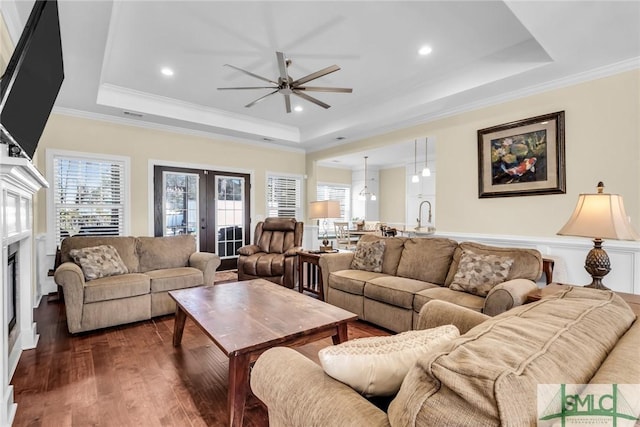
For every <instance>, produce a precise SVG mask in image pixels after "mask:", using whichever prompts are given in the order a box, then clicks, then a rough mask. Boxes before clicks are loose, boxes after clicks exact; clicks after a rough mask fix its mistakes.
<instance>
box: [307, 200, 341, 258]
mask: <svg viewBox="0 0 640 427" xmlns="http://www.w3.org/2000/svg"><path fill="white" fill-rule="evenodd" d="M309 218H310V219H322V220H324V221H323V222H322V225H323V228H324V235H323V237H324V238H323V239H322V246H321V247H320V250H323V251H328V250H332V249H333V245H331V246H329V237H328V235H327V218H340V201H339V200H318V201H315V202H311V203H310V204H309Z"/></svg>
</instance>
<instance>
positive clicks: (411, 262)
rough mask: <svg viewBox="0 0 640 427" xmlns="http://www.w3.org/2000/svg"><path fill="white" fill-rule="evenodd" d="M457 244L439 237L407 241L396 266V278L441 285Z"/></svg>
mask: <svg viewBox="0 0 640 427" xmlns="http://www.w3.org/2000/svg"><path fill="white" fill-rule="evenodd" d="M457 247H458V243H456V242H455V241H453V240H450V239H444V238H440V237H426V238H415V239H408V240H406V241H405V243H404V251H402V257H401V258H400V263H399V264H398V276H401V277H408V278H410V279H417V280H422V281H423V282H429V283H435V284H436V285H443V284H444V282H445V279H446V277H447V272H448V271H449V265H450V264H451V260H452V258H453V251H454V250H455V249H456V248H457Z"/></svg>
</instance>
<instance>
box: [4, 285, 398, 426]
mask: <svg viewBox="0 0 640 427" xmlns="http://www.w3.org/2000/svg"><path fill="white" fill-rule="evenodd" d="M51 299H52V301H49V298H47V297H45V298H43V300H42V302H41V304H40V306H39V307H38V308H37V309H36V310H35V320H36V322H37V325H38V333H39V334H40V340H39V342H38V346H37V348H36V349H33V350H26V351H24V352H23V353H22V357H21V358H20V362H19V364H18V367H17V369H16V372H15V374H14V376H13V380H12V384H13V386H14V400H15V402H16V403H17V404H18V411H17V414H16V419H15V422H14V426H16V427H18V426H55V427H63V426H119V427H120V426H136V427H138V426H223V425H226V423H227V417H228V415H227V370H228V360H227V358H226V356H225V355H224V354H223V353H222V352H221V351H220V350H219V349H218V348H217V347H216V346H215V345H214V344H213V343H212V342H211V341H210V340H209V339H208V338H207V337H206V336H205V335H204V334H203V333H202V332H201V331H200V330H199V329H198V328H197V327H196V326H194V324H193V323H192V322H190V321H189V320H187V324H186V327H185V330H184V335H183V339H182V346H181V347H179V348H174V347H173V345H172V337H173V324H174V316H172V315H171V316H164V317H160V318H155V319H152V320H149V321H145V322H139V323H135V324H130V325H123V326H118V327H113V328H108V329H103V330H100V331H94V332H88V333H83V334H77V335H74V336H72V335H70V334H69V332H68V330H67V324H66V318H65V313H64V303H63V302H60V301H53V298H51ZM387 334H388V332H386V331H384V330H381V329H378V328H376V327H375V326H372V325H370V324H367V323H365V322H359V321H358V322H355V323H352V324H350V325H349V339H352V338H356V337H365V336H374V335H387ZM328 345H331V339H329V338H327V339H325V340H322V341H318V342H315V343H311V344H307V345H305V346H303V347H299V348H298V350H299V351H300V352H301V353H302V354H304V355H305V356H307V357H309V358H310V359H312V360H315V361H316V362H318V358H317V352H318V350H319V349H321V348H323V347H325V346H328ZM245 426H268V420H267V412H266V409H265V408H264V406H263V405H262V404H261V403H260V402H259V401H258V400H257V399H256V398H255V397H252V398H250V399H249V401H248V403H247V407H246V409H245Z"/></svg>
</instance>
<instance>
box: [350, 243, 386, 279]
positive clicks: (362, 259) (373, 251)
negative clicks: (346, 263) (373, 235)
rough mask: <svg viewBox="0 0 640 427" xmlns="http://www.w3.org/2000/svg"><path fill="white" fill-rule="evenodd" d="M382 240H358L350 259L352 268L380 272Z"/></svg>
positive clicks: (382, 253)
mask: <svg viewBox="0 0 640 427" xmlns="http://www.w3.org/2000/svg"><path fill="white" fill-rule="evenodd" d="M384 247H385V241H384V240H376V241H374V242H358V244H357V246H356V251H355V253H354V254H353V259H352V260H351V268H353V269H354V270H364V271H373V272H375V273H380V272H382V257H383V256H384Z"/></svg>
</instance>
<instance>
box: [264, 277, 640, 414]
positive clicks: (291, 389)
mask: <svg viewBox="0 0 640 427" xmlns="http://www.w3.org/2000/svg"><path fill="white" fill-rule="evenodd" d="M444 324H454V325H456V326H458V328H459V329H460V332H461V333H463V334H464V335H461V336H460V337H459V338H456V339H454V340H453V341H450V342H447V343H444V344H442V345H440V346H439V347H437V348H436V349H434V350H432V351H431V352H429V353H427V354H425V355H424V356H422V357H421V358H419V359H418V361H417V363H416V364H415V365H413V367H412V368H411V369H410V370H409V372H408V374H407V375H406V376H405V378H404V381H403V382H402V385H401V387H400V391H399V392H398V393H397V395H396V396H395V397H392V399H393V400H392V401H391V403H390V405H389V407H388V409H387V410H386V411H385V410H383V409H380V408H378V407H377V406H375V405H373V404H372V403H370V401H369V400H367V399H365V398H364V397H363V396H362V395H360V394H359V393H357V392H356V391H354V390H353V389H351V388H350V387H348V386H347V385H345V384H343V383H341V382H339V381H336V380H334V379H333V378H331V377H329V376H327V375H325V373H324V372H323V370H322V368H321V367H320V366H319V365H317V364H316V363H314V362H312V361H311V360H309V359H307V358H306V357H304V356H302V355H301V354H300V353H298V352H297V351H295V350H292V349H289V348H283V347H276V348H273V349H271V350H268V351H267V352H265V353H264V354H263V355H262V356H260V358H258V360H257V362H256V363H255V366H254V368H253V370H252V373H251V388H252V390H253V392H254V394H255V395H256V396H257V397H258V398H259V399H260V400H262V401H263V402H264V403H265V404H266V405H267V407H268V410H269V425H270V426H271V427H281V426H282V427H283V426H287V427H295V426H305V427H314V426H323V427H325V426H341V427H348V426H353V427H356V426H358V427H359V426H369V427H372V426H394V427H396V426H434V427H435V426H531V425H537V420H538V413H537V407H536V403H537V390H538V384H589V386H588V387H594V386H593V385H594V384H606V385H607V386H608V387H609V388H608V389H607V390H611V384H640V363H638V348H640V322H638V321H637V320H635V315H634V314H633V312H632V311H631V309H630V308H629V306H628V305H627V304H626V303H625V302H624V301H623V300H622V299H621V298H620V297H619V296H617V295H615V294H614V293H613V292H611V291H599V290H594V289H586V288H580V287H574V288H569V289H568V290H566V291H562V292H560V293H558V294H555V295H553V296H551V297H548V298H545V299H542V300H540V301H538V302H535V303H532V304H527V305H524V306H520V307H516V308H514V309H512V310H509V311H507V312H505V313H502V314H500V315H498V316H495V317H488V316H485V315H483V314H480V313H477V312H474V311H471V310H468V309H465V308H462V307H459V306H456V305H454V304H450V303H446V302H442V301H431V302H429V303H428V304H426V305H425V306H424V307H423V309H422V311H421V313H420V318H419V322H418V325H417V326H418V327H419V328H431V327H435V326H439V325H444ZM474 325H476V326H474ZM553 391H555V392H554V393H553V394H556V393H557V392H558V391H559V387H557V388H556V389H553V390H552V392H553ZM621 393H622V392H621ZM637 393H638V392H637V389H635V394H632V395H629V397H630V398H632V397H633V396H635V395H637ZM553 394H552V395H553ZM552 395H551V396H552ZM547 397H550V396H547ZM545 402H546V400H545ZM549 403H558V402H552V401H551V400H550V401H549ZM558 405H559V403H558ZM543 407H544V406H543ZM636 410H637V408H636ZM638 415H639V414H635V416H636V417H637V416H638ZM607 420H609V418H607ZM556 421H559V420H558V419H556ZM558 425H559V424H558Z"/></svg>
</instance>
